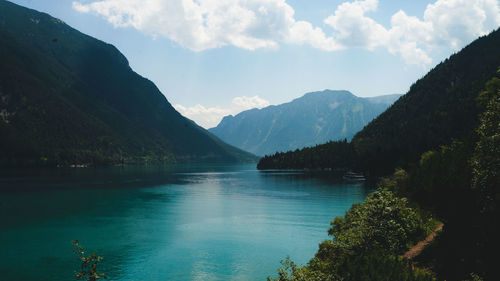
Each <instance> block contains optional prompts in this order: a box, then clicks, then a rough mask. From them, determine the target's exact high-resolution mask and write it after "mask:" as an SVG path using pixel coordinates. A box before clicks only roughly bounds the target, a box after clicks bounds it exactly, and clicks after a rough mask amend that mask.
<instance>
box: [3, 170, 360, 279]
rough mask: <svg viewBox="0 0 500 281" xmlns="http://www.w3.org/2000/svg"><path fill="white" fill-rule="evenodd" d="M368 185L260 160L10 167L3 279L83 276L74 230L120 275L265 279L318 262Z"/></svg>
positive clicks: (111, 273) (114, 276)
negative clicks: (285, 267) (277, 168)
mask: <svg viewBox="0 0 500 281" xmlns="http://www.w3.org/2000/svg"><path fill="white" fill-rule="evenodd" d="M368 192H369V190H368V189H366V188H365V187H363V186H362V184H360V183H348V182H342V181H341V180H339V179H337V178H335V177H331V176H329V177H325V176H311V175H308V174H303V173H301V172H285V173H283V172H259V171H256V170H255V168H254V165H237V166H235V165H232V166H223V165H218V166H214V165H212V166H208V165H191V166H175V167H169V168H166V167H114V168H99V169H93V168H92V169H69V170H37V171H29V172H28V171H23V172H12V171H4V172H3V173H2V174H0V222H1V223H0V248H1V252H2V254H1V255H0V276H1V280H5V281H8V280H25V281H30V280H50V281H59V280H61V281H62V280H64V281H67V280H73V279H74V278H73V271H74V270H76V269H77V267H78V261H77V259H76V257H75V256H74V255H73V254H72V253H71V250H72V246H71V240H74V239H78V240H80V243H81V244H82V245H83V246H84V247H86V248H88V249H89V250H97V251H98V253H99V255H100V256H103V257H104V260H103V262H102V271H103V272H105V273H106V274H107V275H108V276H109V280H144V281H149V280H151V281H153V280H265V278H266V277H267V276H269V275H271V276H275V275H276V274H275V273H276V268H278V267H279V266H280V264H279V261H280V260H281V259H284V258H285V257H286V256H290V257H291V258H292V259H293V260H294V261H295V262H297V263H299V264H304V263H306V262H307V261H308V260H309V259H310V258H311V257H312V256H313V254H314V253H315V252H316V250H317V247H318V246H317V245H318V243H320V242H321V241H323V240H325V239H328V236H327V233H326V231H327V229H328V227H329V222H330V221H331V220H332V219H333V218H334V217H335V216H339V215H343V214H344V212H345V211H346V210H347V209H348V208H349V207H350V206H351V204H352V203H354V202H360V201H363V200H364V198H365V197H366V195H367V193H368Z"/></svg>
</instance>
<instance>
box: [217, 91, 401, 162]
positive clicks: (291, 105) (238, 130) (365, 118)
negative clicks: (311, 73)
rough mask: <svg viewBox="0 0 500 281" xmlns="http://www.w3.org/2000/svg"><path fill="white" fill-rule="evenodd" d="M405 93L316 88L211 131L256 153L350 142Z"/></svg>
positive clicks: (239, 116)
mask: <svg viewBox="0 0 500 281" xmlns="http://www.w3.org/2000/svg"><path fill="white" fill-rule="evenodd" d="M400 96H401V95H397V94H396V95H385V96H379V97H371V98H361V97H357V96H355V95H353V94H352V93H350V92H349V91H333V90H324V91H321V92H312V93H307V94H305V95H304V96H302V97H300V98H297V99H294V100H293V101H291V102H288V103H284V104H280V105H276V106H274V105H272V106H268V107H265V108H263V109H251V110H247V111H243V112H241V113H239V114H237V115H236V116H232V115H229V116H226V117H224V118H223V119H222V121H221V122H220V123H219V125H217V127H215V128H211V129H209V131H210V132H211V133H213V134H214V135H216V136H218V137H219V138H221V139H222V140H224V141H225V142H227V143H229V144H231V145H234V146H236V147H239V148H241V149H243V150H246V151H249V152H252V153H254V154H256V155H266V154H272V153H275V152H276V151H288V150H295V149H298V148H303V147H306V146H313V145H317V144H321V143H325V142H327V141H330V140H341V139H344V138H345V139H348V140H350V139H351V138H352V137H353V136H354V134H356V133H357V132H358V131H359V130H361V129H362V128H363V127H364V126H365V125H366V124H368V122H370V121H371V120H372V119H373V118H375V117H376V116H378V115H379V114H380V113H382V112H383V111H384V110H385V109H387V108H388V107H389V106H390V105H391V104H392V103H393V102H394V101H395V100H397V99H398V98H399V97H400Z"/></svg>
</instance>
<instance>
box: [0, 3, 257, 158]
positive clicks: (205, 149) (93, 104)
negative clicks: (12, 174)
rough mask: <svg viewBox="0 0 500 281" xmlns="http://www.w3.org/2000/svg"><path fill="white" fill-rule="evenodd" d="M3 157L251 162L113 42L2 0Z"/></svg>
mask: <svg viewBox="0 0 500 281" xmlns="http://www.w3.org/2000/svg"><path fill="white" fill-rule="evenodd" d="M0 61H1V63H0V136H1V138H0V165H32V164H33V165H39V164H44V165H60V164H62V165H66V164H113V163H123V162H152V161H154V162H179V161H248V160H253V159H255V158H254V156H253V155H251V154H249V153H246V152H243V151H241V150H239V149H237V148H234V147H231V146H229V145H227V144H225V143H223V142H222V141H221V140H219V139H218V138H216V137H215V136H213V135H212V134H210V133H208V132H207V131H206V130H204V129H203V128H201V127H199V126H197V125H196V124H195V123H194V122H192V121H191V120H189V119H186V118H184V117H183V116H181V115H180V114H179V113H178V112H177V111H175V109H174V108H173V107H172V106H171V105H170V103H169V102H168V101H167V99H166V98H165V96H163V94H162V93H161V92H160V91H159V90H158V88H157V87H156V86H155V85H154V84H153V83H152V82H151V81H149V80H148V79H145V78H143V77H141V76H140V75H138V74H137V73H135V72H134V71H133V70H132V69H131V68H130V66H129V64H128V61H127V59H126V58H125V57H124V56H123V55H122V54H121V53H120V52H119V51H118V50H117V49H116V48H115V47H114V46H112V45H109V44H106V43H104V42H102V41H99V40H97V39H94V38H92V37H90V36H87V35H85V34H82V33H80V32H79V31H77V30H75V29H73V28H71V27H70V26H68V25H66V24H65V23H64V22H62V21H60V20H58V19H56V18H53V17H51V16H49V15H47V14H44V13H40V12H37V11H35V10H31V9H27V8H24V7H21V6H18V5H15V4H12V3H10V2H7V1H3V0H0Z"/></svg>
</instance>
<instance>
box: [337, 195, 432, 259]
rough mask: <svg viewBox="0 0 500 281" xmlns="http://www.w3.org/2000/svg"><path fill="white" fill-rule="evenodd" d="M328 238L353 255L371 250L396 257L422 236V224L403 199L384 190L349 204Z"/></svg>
mask: <svg viewBox="0 0 500 281" xmlns="http://www.w3.org/2000/svg"><path fill="white" fill-rule="evenodd" d="M331 225H332V227H331V228H330V230H329V231H328V234H329V235H331V236H333V237H335V241H336V242H337V243H340V244H342V245H344V246H345V247H347V248H349V249H355V250H356V251H363V252H364V251H371V250H373V249H375V248H377V249H379V250H380V251H388V252H389V253H400V252H402V251H404V250H406V249H407V244H408V243H411V242H416V241H418V240H420V239H421V238H423V237H424V236H425V228H424V226H423V225H424V221H423V220H422V218H421V217H420V215H419V214H418V213H417V211H416V210H414V209H413V208H411V207H409V205H408V200H407V199H406V198H400V197H397V196H395V195H394V193H393V192H391V191H389V190H387V189H379V190H377V191H376V192H374V193H372V194H370V195H368V197H367V198H366V201H365V202H364V203H362V204H353V205H352V207H351V208H350V210H349V211H348V212H347V213H346V214H345V216H344V217H343V218H342V217H337V218H335V220H334V221H333V222H332V223H331Z"/></svg>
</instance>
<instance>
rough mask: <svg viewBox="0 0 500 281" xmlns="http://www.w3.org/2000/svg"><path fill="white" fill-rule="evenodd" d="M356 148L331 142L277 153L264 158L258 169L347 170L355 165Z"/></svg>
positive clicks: (338, 142) (348, 144)
mask: <svg viewBox="0 0 500 281" xmlns="http://www.w3.org/2000/svg"><path fill="white" fill-rule="evenodd" d="M355 159H356V153H355V151H354V146H353V145H352V144H351V143H349V142H347V140H346V139H344V140H343V141H330V142H327V143H326V144H322V145H317V146H314V147H306V148H303V149H300V150H299V149H297V150H295V151H293V152H277V153H275V154H274V155H269V156H264V157H263V158H261V159H260V161H259V163H258V164H257V168H258V169H261V170H266V169H332V168H333V169H346V168H351V167H352V166H353V165H354V164H355V163H356V161H355Z"/></svg>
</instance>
